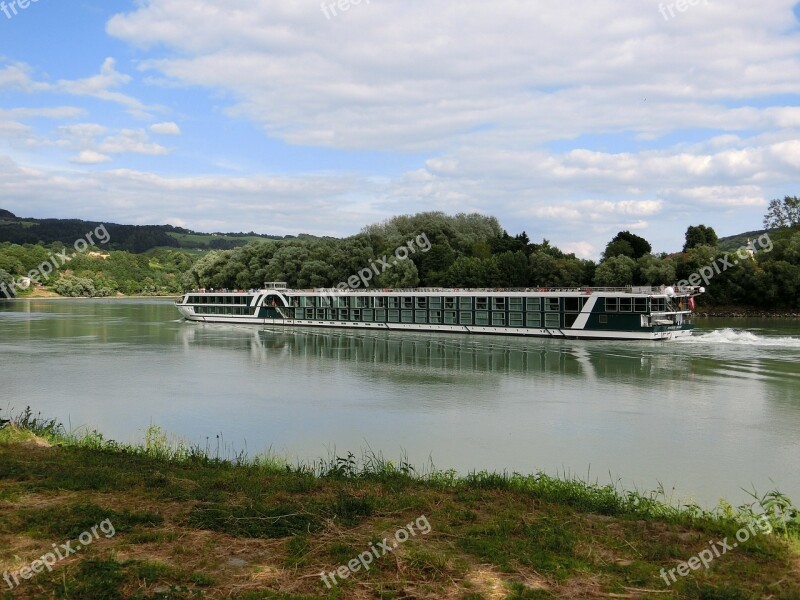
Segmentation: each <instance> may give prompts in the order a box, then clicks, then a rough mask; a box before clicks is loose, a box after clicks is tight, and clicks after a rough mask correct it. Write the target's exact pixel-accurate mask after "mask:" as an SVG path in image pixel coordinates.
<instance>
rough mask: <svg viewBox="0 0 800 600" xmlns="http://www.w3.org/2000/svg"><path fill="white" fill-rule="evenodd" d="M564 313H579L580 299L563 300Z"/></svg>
mask: <svg viewBox="0 0 800 600" xmlns="http://www.w3.org/2000/svg"><path fill="white" fill-rule="evenodd" d="M564 312H581V299H580V298H564Z"/></svg>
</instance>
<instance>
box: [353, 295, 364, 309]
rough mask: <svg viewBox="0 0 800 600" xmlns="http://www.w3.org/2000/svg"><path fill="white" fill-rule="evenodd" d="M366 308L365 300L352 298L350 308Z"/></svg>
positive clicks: (356, 297) (358, 297)
mask: <svg viewBox="0 0 800 600" xmlns="http://www.w3.org/2000/svg"><path fill="white" fill-rule="evenodd" d="M363 306H364V298H361V297H360V296H350V308H362V307H363Z"/></svg>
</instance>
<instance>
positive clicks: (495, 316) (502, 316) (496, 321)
mask: <svg viewBox="0 0 800 600" xmlns="http://www.w3.org/2000/svg"><path fill="white" fill-rule="evenodd" d="M505 324H506V313H504V312H493V313H492V325H505Z"/></svg>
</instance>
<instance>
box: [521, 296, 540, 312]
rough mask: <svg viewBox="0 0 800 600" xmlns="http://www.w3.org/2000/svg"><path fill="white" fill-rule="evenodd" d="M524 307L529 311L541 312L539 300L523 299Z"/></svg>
mask: <svg viewBox="0 0 800 600" xmlns="http://www.w3.org/2000/svg"><path fill="white" fill-rule="evenodd" d="M525 305H526V310H528V312H530V311H532V310H533V311H537V310H542V299H541V298H525Z"/></svg>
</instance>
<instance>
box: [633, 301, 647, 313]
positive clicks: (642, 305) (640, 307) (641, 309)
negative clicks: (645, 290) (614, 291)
mask: <svg viewBox="0 0 800 600" xmlns="http://www.w3.org/2000/svg"><path fill="white" fill-rule="evenodd" d="M633 310H635V311H636V312H638V313H645V312H647V298H634V299H633Z"/></svg>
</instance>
